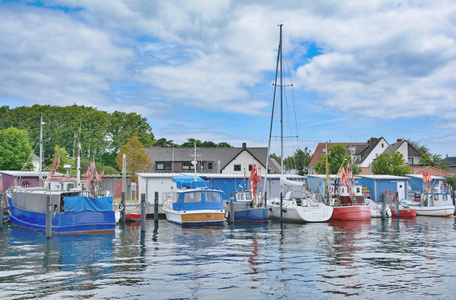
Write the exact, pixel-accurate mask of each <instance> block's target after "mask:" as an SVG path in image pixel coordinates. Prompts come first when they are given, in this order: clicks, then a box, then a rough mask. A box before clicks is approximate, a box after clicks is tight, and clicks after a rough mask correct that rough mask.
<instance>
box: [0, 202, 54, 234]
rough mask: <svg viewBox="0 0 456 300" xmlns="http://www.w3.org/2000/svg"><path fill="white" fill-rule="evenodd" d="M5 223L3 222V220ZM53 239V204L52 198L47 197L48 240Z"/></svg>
mask: <svg viewBox="0 0 456 300" xmlns="http://www.w3.org/2000/svg"><path fill="white" fill-rule="evenodd" d="M2 222H3V220H2ZM50 237H52V204H51V197H50V196H47V197H46V238H50Z"/></svg>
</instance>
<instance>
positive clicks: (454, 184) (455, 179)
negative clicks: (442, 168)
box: [447, 176, 456, 191]
mask: <svg viewBox="0 0 456 300" xmlns="http://www.w3.org/2000/svg"><path fill="white" fill-rule="evenodd" d="M447 183H448V184H449V185H451V187H453V191H454V190H456V176H452V177H447Z"/></svg>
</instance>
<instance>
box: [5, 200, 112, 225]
mask: <svg viewBox="0 0 456 300" xmlns="http://www.w3.org/2000/svg"><path fill="white" fill-rule="evenodd" d="M8 205H9V214H10V222H11V223H12V224H13V225H15V226H18V227H24V228H28V229H35V230H42V231H46V213H42V212H33V211H29V210H25V209H21V208H18V207H15V206H14V205H13V203H12V201H11V198H9V197H8ZM114 214H115V213H114V211H104V212H93V211H82V212H62V213H54V214H53V215H52V232H53V233H60V234H65V233H87V232H103V231H111V230H114V229H115V227H116V220H115V215H114Z"/></svg>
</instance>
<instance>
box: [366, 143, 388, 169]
mask: <svg viewBox="0 0 456 300" xmlns="http://www.w3.org/2000/svg"><path fill="white" fill-rule="evenodd" d="M382 146H383V147H382ZM388 146H389V144H388V142H386V140H385V139H384V138H382V139H381V140H380V142H378V143H377V145H376V146H375V148H374V149H373V150H372V151H371V153H369V155H368V156H367V157H366V159H365V160H364V161H363V163H362V164H360V165H359V166H360V167H364V168H365V167H369V165H370V164H371V163H372V162H373V161H374V159H376V158H377V157H378V156H379V155H380V154H382V153H383V152H385V150H386V148H388Z"/></svg>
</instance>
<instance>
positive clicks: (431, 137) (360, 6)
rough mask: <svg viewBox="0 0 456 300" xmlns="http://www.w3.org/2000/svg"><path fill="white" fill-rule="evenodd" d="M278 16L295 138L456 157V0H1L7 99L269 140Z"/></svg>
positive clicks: (160, 131)
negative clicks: (405, 146) (409, 147)
mask: <svg viewBox="0 0 456 300" xmlns="http://www.w3.org/2000/svg"><path fill="white" fill-rule="evenodd" d="M279 24H283V27H282V30H283V33H282V34H283V74H284V75H283V77H284V88H283V89H284V97H283V103H284V107H286V109H284V111H286V112H284V118H283V121H284V122H283V123H284V127H285V128H286V129H285V130H284V134H285V133H286V134H288V129H289V132H290V135H286V138H285V143H286V144H287V145H288V146H289V147H290V148H293V147H295V148H300V149H304V148H305V147H308V148H309V149H310V150H311V151H312V152H313V151H314V150H315V148H316V146H317V144H318V143H319V142H325V141H332V142H366V141H367V140H368V139H370V138H371V137H377V138H378V137H384V138H385V139H386V141H387V142H388V143H390V144H391V143H394V142H396V140H397V139H404V138H405V139H410V140H412V141H414V142H417V143H419V144H420V145H424V146H426V147H427V148H429V150H430V151H431V153H433V154H439V155H442V157H445V156H446V155H449V156H456V135H455V130H456V99H455V98H456V1H445V0H441V1H439V0H436V1H419V0H418V1H413V0H409V1H397V0H396V1H392V0H377V1H376V0H373V1H363V0H359V1H355V0H344V1H338V0H322V1H310V0H299V1H298V0H295V1H292V0H290V1H287V0H282V1H268V0H261V1H255V0H253V1H241V0H239V1H229V0H217V1H210V0H188V1H174V0H164V1H161V0H154V1H145V0H103V1H92V0H49V1H47V0H42V1H26V0H23V1H21V0H17V1H6V0H3V1H2V0H0V37H1V38H0V82H1V84H0V106H3V105H8V106H9V107H10V108H14V107H17V106H32V105H34V104H41V105H44V104H49V105H58V106H67V105H73V104H77V105H85V106H93V107H96V108H97V109H98V110H103V111H107V112H114V111H124V112H134V113H137V114H140V115H141V116H143V117H145V118H147V120H148V122H149V123H150V125H151V127H152V132H153V133H154V135H155V137H156V138H157V139H159V138H166V139H168V140H172V141H174V142H175V143H178V144H181V143H183V142H185V141H187V139H188V138H194V139H197V140H201V141H213V142H215V143H220V142H227V143H229V144H231V145H233V146H235V147H241V146H242V143H246V144H247V146H248V147H267V146H268V138H269V129H270V123H271V113H272V103H273V95H274V93H273V91H274V87H273V82H274V79H275V70H276V62H277V48H278V43H279V26H278V25H279ZM291 85H292V86H291ZM279 96H280V95H277V96H276V97H279ZM279 98H280V97H279ZM277 99H278V98H277ZM276 101H278V100H276ZM278 111H279V110H278V107H276V109H275V110H274V123H273V124H274V125H273V128H274V129H273V134H272V135H273V144H272V146H271V147H272V148H273V150H272V152H276V151H279V150H278V149H279V148H277V147H278V146H277V141H278V138H277V136H278V135H280V131H278V129H277V128H278V126H279V120H280V115H279V114H278ZM287 121H289V123H287ZM287 124H289V125H287ZM292 136H293V137H295V138H291V137H292ZM274 149H275V150H274Z"/></svg>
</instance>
